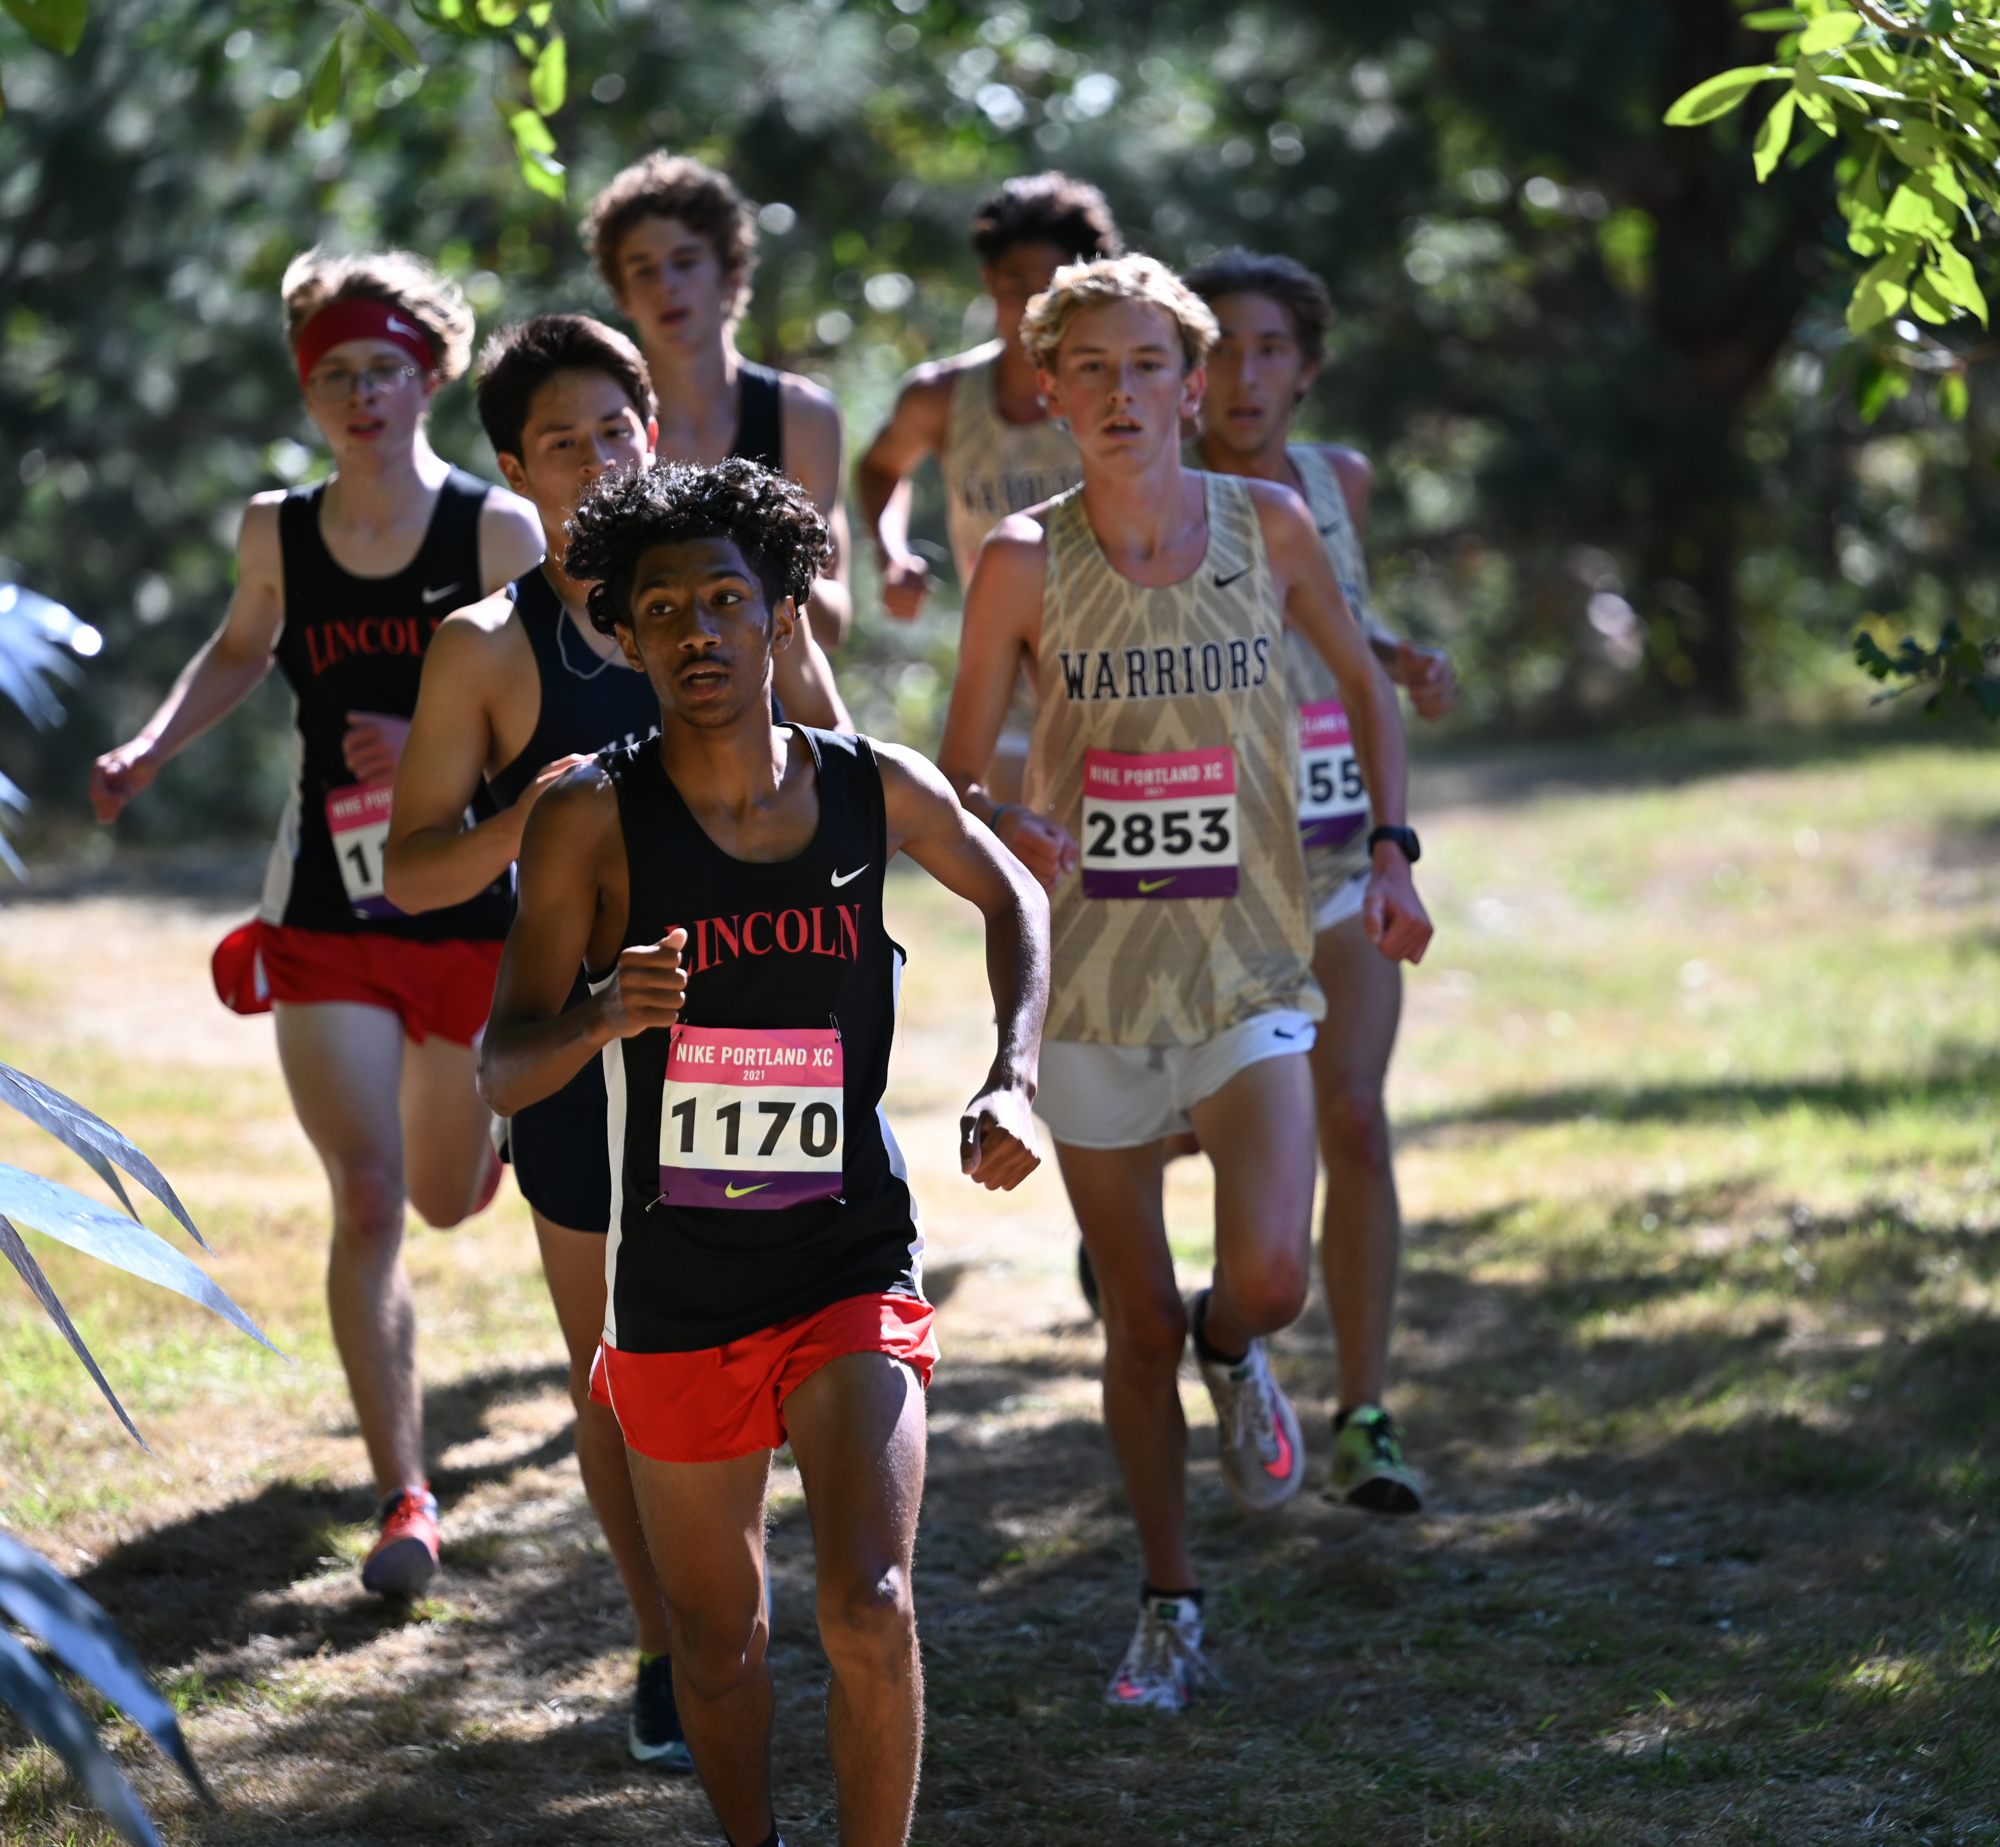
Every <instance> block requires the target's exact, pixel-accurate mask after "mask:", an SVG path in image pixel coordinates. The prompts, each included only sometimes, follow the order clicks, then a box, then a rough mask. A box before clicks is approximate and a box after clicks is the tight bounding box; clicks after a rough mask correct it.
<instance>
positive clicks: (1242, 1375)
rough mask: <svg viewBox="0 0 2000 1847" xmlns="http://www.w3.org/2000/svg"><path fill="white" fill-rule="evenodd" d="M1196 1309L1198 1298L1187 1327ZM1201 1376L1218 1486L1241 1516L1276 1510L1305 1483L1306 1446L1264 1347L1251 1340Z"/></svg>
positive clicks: (1205, 1368)
mask: <svg viewBox="0 0 2000 1847" xmlns="http://www.w3.org/2000/svg"><path fill="white" fill-rule="evenodd" d="M1200 1306H1201V1297H1199V1296H1197V1297H1195V1298H1194V1300H1193V1301H1191V1302H1190V1303H1189V1304H1188V1324H1189V1326H1190V1327H1193V1326H1198V1325H1199V1323H1198V1322H1197V1321H1196V1319H1195V1310H1196V1309H1198V1308H1199V1307H1200ZM1197 1351H1199V1349H1197ZM1201 1377H1202V1383H1203V1384H1204V1385H1206V1386H1207V1387H1208V1395H1209V1397H1210V1398H1211V1399H1213V1400H1214V1402H1215V1430H1216V1440H1217V1443H1218V1444H1219V1446H1220V1448H1221V1451H1222V1480H1223V1484H1224V1485H1225V1486H1226V1487H1227V1488H1228V1490H1229V1492H1230V1493H1231V1494H1232V1495H1234V1496H1235V1498H1236V1505H1237V1506H1238V1507H1240V1508H1242V1509H1243V1511H1244V1512H1245V1513H1247V1514H1266V1513H1269V1512H1270V1511H1271V1510H1272V1509H1273V1508H1276V1507H1282V1506H1283V1505H1284V1504H1285V1503H1286V1502H1287V1501H1289V1500H1290V1499H1291V1498H1292V1496H1293V1495H1295V1494H1297V1493H1298V1491H1299V1489H1300V1488H1301V1487H1302V1486H1303V1485H1304V1483H1305V1479H1306V1445H1305V1438H1304V1436H1303V1434H1302V1433H1301V1432H1300V1430H1299V1419H1298V1413H1297V1412H1295V1411H1294V1410H1293V1409H1292V1401H1291V1400H1290V1399H1289V1398H1287V1397H1286V1396H1285V1394H1284V1393H1283V1392H1282V1391H1280V1390H1279V1389H1278V1382H1277V1380H1275V1379H1274V1378H1272V1377H1271V1369H1270V1367H1269V1366H1268V1365H1267V1364H1266V1363H1265V1359H1264V1343H1263V1342H1262V1341H1261V1340H1253V1341H1252V1342H1251V1343H1250V1351H1249V1352H1248V1353H1246V1354H1245V1355H1244V1356H1243V1358H1242V1359H1241V1360H1240V1361H1239V1362H1238V1363H1237V1364H1236V1365H1234V1366H1217V1365H1211V1364H1210V1363H1209V1362H1208V1361H1207V1360H1203V1361H1202V1362H1201Z"/></svg>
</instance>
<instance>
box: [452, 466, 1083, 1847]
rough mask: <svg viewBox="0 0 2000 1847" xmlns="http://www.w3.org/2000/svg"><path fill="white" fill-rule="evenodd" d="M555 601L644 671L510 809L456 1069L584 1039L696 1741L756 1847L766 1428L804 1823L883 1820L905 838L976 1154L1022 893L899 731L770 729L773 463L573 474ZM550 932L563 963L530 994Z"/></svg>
mask: <svg viewBox="0 0 2000 1847" xmlns="http://www.w3.org/2000/svg"><path fill="white" fill-rule="evenodd" d="M570 534H571V537H570V547H569V555H568V559H567V565H568V568H569V569H571V570H573V571H575V572H577V573H579V574H588V575H589V576H590V577H591V578H592V579H593V580H594V582H593V586H592V589H591V592H590V598H589V603H590V612H591V616H592V619H593V620H594V621H595V622H596V623H597V624H598V626H599V627H600V628H603V629H606V630H608V631H612V632H615V633H616V635H617V638H618V642H619V645H620V647H621V648H622V649H623V650H624V652H625V654H626V657H627V658H628V659H630V660H631V661H632V662H633V663H634V664H635V665H638V666H642V667H644V668H645V670H646V672H647V674H648V676H649V678H650V679H651V682H652V685H653V689H654V691H655V693H656V694H657V695H658V698H659V702H660V728H661V735H660V736H659V738H658V739H655V740H651V741H648V742H645V743H641V744H637V745H623V746H620V747H619V748H617V749H616V750H612V751H607V752H604V753H603V754H602V755H600V757H599V758H598V759H597V760H596V761H595V762H594V763H591V764H588V765H584V766H581V767H579V768H578V769H575V770H573V771H571V772H570V773H569V774H568V775H567V776H565V777H564V778H563V780H562V781H561V782H560V783H558V784H557V785H556V786H555V787H554V788H553V789H552V790H550V791H549V792H548V793H547V794H546V795H544V796H543V797H542V799H541V801H540V803H539V804H538V805H537V807H536V810H535V812H534V814H533V815H532V816H531V817H530V819H529V823H528V829H527V834H526V837H525V839H524V841H523V844H522V851H521V858H520V912H519V915H518V917H517V920H516V922H515V926H514V930H513V933H512V935H511V936H510V937H509V938H508V944H507V955H506V959H505V961H504V962H503V963H502V965H501V973H500V982H499V986H498V988H497V990H496V992H495V996H494V1009H493V1021H492V1025H491V1027H490V1029H489V1031H488V1033H487V1038H486V1044H485V1050H484V1052H483V1054H482V1067H481V1078H482V1082H483V1084H484V1085H485V1087H486V1091H487V1094H488V1095H489V1096H491V1097H492V1099H493V1101H494V1103H495V1105H496V1107H498V1108H501V1109H514V1110H518V1109H519V1108H521V1107H522V1106H523V1105H525V1104H529V1103H531V1102H532V1101H533V1100H534V1099H536V1098H537V1097H541V1096H546V1095H547V1094H548V1093H549V1092H550V1091H552V1090H554V1089H555V1088H557V1087H558V1086H559V1085H561V1084H563V1083H564V1082H565V1081H566V1080H567V1079H568V1078H569V1076H570V1075H571V1074H572V1073H573V1072H575V1071H577V1070H578V1069H580V1068H581V1067H582V1066H583V1064H584V1063H586V1062H587V1061H589V1060H590V1059H592V1058H594V1057H597V1056H599V1055H600V1054H601V1056H602V1058H603V1061H604V1067H605V1078H606V1087H607V1089H608V1091H609V1093H610V1105H611V1121H612V1125H613V1140H612V1146H613V1149H614V1151H615V1154H616V1157H617V1166H616V1170H615V1185H614V1189H613V1207H612V1211H613V1218H612V1232H611V1243H610V1248H609V1252H608V1254H607V1262H608V1266H609V1269H610V1272H611V1301H610V1305H609V1312H608V1313H607V1315H606V1318H605V1325H604V1335H603V1343H602V1347H601V1350H600V1354H599V1359H598V1367H597V1373H596V1378H595V1381H594V1387H595V1389H596V1391H597V1393H598V1395H599V1396H600V1397H601V1398H602V1399H603V1400H604V1401H605V1402H608V1403H609V1404H610V1405H611V1406H612V1407H613V1409H614V1410H615V1411H616V1413H617V1416H618V1421H619V1424H620V1426H621V1428H622V1429H623V1431H624V1434H625V1441H626V1444H627V1446H628V1449H629V1452H630V1463H631V1469H632V1478H633V1485H634V1487H635V1488H636V1490H637V1492H638V1499H639V1507H640V1511H641V1514H642V1516H643V1518H644V1520H645V1525H646V1533H647V1537H648V1540H649V1541H650V1543H651V1548H652V1554H653V1558H654V1561H655V1564H656V1566H657V1567H658V1570H659V1574H660V1584H661V1588H662V1589H663V1590H664V1591H665V1593H666V1598H667V1602H668V1605H669V1606H670V1608H671V1609H672V1612H673V1623H674V1672H675V1683H676V1688H677V1691H678V1693H679V1696H680V1708H681V1715H682V1717H683V1719H684V1720H685V1721H686V1724H687V1736H688V1743H689V1745H690V1747H691V1748H692V1751H693V1755H694V1762H695V1767H696V1768H697V1769H698V1770H699V1771H700V1773H701V1777H702V1782H703V1785H704V1786H705V1788H706V1789H707V1792H708V1795H709V1797H710V1799H711V1800H712V1801H713V1802H714V1804H715V1808H716V1814H717V1817H718V1819H719V1820H720V1821H721V1823H722V1826H723V1829H724V1831H725V1832H726V1834H727V1835H728V1838H729V1839H730V1840H732V1841H737V1842H753V1841H754V1842H758V1843H762V1844H763V1847H773V1844H774V1843H776V1842H777V1839H778V1835H777V1827H776V1823H775V1820H774V1818H773V1816H772V1812H771V1793H770V1741H771V1687H770V1674H769V1669H768V1667H767V1666H766V1663H765V1648H766V1642H767V1630H766V1616H765V1610H764V1602H763V1557H762V1553H763V1534H764V1492H765V1482H766V1478H767V1476H768V1473H769V1467H770V1452H771V1451H772V1450H773V1449H774V1448H776V1447H777V1445H778V1444H780V1443H781V1442H783V1441H785V1440H786V1439H787V1438H789V1440H790V1442H791V1445H792V1449H793V1453H794V1454H795V1455H796V1456H797V1458H798V1461H799V1468H800V1472H801V1474H802V1476H803V1478H804V1480H805V1484H806V1498H807V1502H808V1504H809V1507H810V1510H811V1515H812V1526H813V1547H814V1557H815V1568H816V1571H817V1574H818V1608H819V1611H820V1617H821V1631H820V1636H821V1641H822V1643H823V1645H824V1646H825V1649H826V1652H827V1656H828V1659H829V1662H830V1664H831V1666H832V1669H833V1686H832V1689H831V1691H830V1694H829V1699H828V1706H829V1711H830V1712H833V1713H836V1714H837V1715H838V1716H839V1721H840V1722H839V1723H838V1724H837V1725H835V1726H831V1727H830V1728H829V1743H830V1744H831V1746H832V1750H833V1760H834V1776H835V1780H836V1783H837V1785H838V1788H839V1805H840V1815H841V1833H842V1836H843V1838H846V1839H849V1840H857V1841H860V1840H865V1841H869V1842H877V1843H886V1842H896V1841H903V1840H906V1839H907V1837H908V1831H909V1824H910V1814H911V1807H912V1803H913V1801H914V1798H915V1794H916V1780H917V1758H918V1752H919V1748H920V1743H921V1739H922V1735H923V1711H922V1703H923V1695H922V1666H921V1662H920V1660H919V1657H918V1652H917V1635H916V1612H915V1609H914V1606H913V1604H912V1601H911V1592H910V1555H911V1550H912V1547H913V1545H914V1543H915V1538H916V1517H917V1503H918V1500H919V1498H920V1496H921V1492H922V1483H923V1454H924V1414H923V1392H922V1390H921V1385H922V1383H923V1382H924V1381H925V1380H927V1379H928V1377H929V1375H930V1369H931V1366H932V1363H933V1362H934V1361H935V1359H936V1355H937V1348H936V1343H935V1341H934V1339H933V1338H932V1333H931V1321H932V1314H931V1309H930V1307H929V1305H928V1304H927V1303H926V1302H925V1301H924V1299H923V1294H922V1273H921V1261H920V1260H921V1248H922V1246H921V1239H920V1238H919V1235H918V1231H917V1215H916V1209H915V1205H914V1202H913V1201H912V1199H911V1196H910V1188H909V1181H908V1178H907V1176H906V1174H905V1172H904V1169H903V1164H902V1161H901V1158H900V1156H899V1155H898V1153H897V1150H896V1144H895V1138H894V1137H893V1136H892V1135H891V1134H890V1133H889V1130H888V1125H887V1123H886V1121H885V1120H884V1118H883V1115H882V1110H881V1101H882V1090H883V1085H884V1082H885V1080H886V1078H887V1074H888V1063H889V1041H890V1036H891V1033H892V1030H893V1027H894V1024H895V994H896V974H897V967H898V964H899V962H900V959H901V952H900V951H899V950H898V949H897V948H896V946H895V945H894V944H893V943H891V942H890V940H889V937H888V935H887V933H886V931H885V929H884V927H883V920H882V883H883V873H884V869H885V867H886V866H887V863H888V861H889V858H890V856H891V855H893V854H895V853H897V852H907V853H908V854H909V855H910V857H911V858H913V859H914V860H916V861H917V863H918V864H920V865H921V866H923V867H924V868H925V869H926V870H927V871H928V872H930V873H931V874H932V876H933V877H935V878H937V879H939V880H940V881H941V882H942V883H943V884H945V885H946V886H948V887H949V888H950V889H951V890H953V891H956V892H958V893H959V894H960V895H961V896H963V897H966V898H968V899H970V900H971V901H972V902H973V903H975V904H977V905H978V906H979V908H980V909H981V910H982V911H983V912H984V913H985V916H986V928H987V957H988V961H987V966H988V967H989V969H991V970H993V971H994V975H993V998H994V1007H995V1015H996V1018H997V1019H998V1021H999V1044H998V1051H997V1055H996V1057H995V1059H994V1062H993V1064H992V1066H991V1068H990V1069H989V1071H988V1073H987V1076H986V1081H985V1083H984V1084H983V1085H982V1086H981V1089H980V1093H979V1095H978V1096H977V1097H975V1098H974V1100H973V1102H972V1103H971V1105H970V1106H969V1107H968V1109H967V1112H966V1116H965V1118H964V1120H963V1122H962V1123H961V1137H962V1139H961V1146H960V1161H961V1165H962V1167H963V1168H964V1170H965V1171H966V1172H967V1173H969V1174H970V1175H971V1176H972V1177H973V1178H974V1179H975V1180H978V1181H980V1182H981V1183H983V1184H985V1185H987V1186H995V1187H1011V1186H1013V1185H1015V1184H1017V1183H1018V1182H1019V1181H1020V1180H1021V1179H1023V1178H1025V1177H1026V1176H1027V1174H1028V1173H1030V1172H1031V1171H1032V1170H1033V1168H1034V1166H1035V1165H1036V1159H1037V1157H1036V1155H1035V1153H1034V1128H1033V1124H1032V1120H1031V1118H1030V1115H1029V1102H1030V1099H1031V1098H1032V1096H1033V1093H1034V1069H1035V1062H1036V1055H1037V1049H1038V1045H1039V1040H1040V1036H1041V1015H1042V1008H1043V1004H1044V1000H1045V983H1046V969H1047V955H1048V941H1047V907H1046V904H1045V903H1044V901H1043V899H1042V897H1041V894H1040V892H1039V890H1038V889H1037V888H1036V887H1035V885H1034V884H1033V882H1032V881H1031V880H1030V879H1029V878H1028V877H1027V875H1026V874H1025V873H1024V872H1023V871H1022V870H1021V869H1020V867H1019V866H1018V865H1015V864H1013V863H1012V862H1011V861H1010V859H1009V856H1008V855H1006V854H1005V853H1004V852H1002V851H1001V850H1000V848H999V847H998V846H997V844H996V843H995V842H994V841H993V839H992V838H991V836H990V835H988V834H987V833H985V831H984V830H982V829H980V828H977V827H975V826H973V825H972V824H971V823H970V822H968V821H967V819H966V817H965V815H964V812H963V810H962V809H960V808H959V807H958V805H957V803H956V802H955V801H954V799H953V797H952V794H951V791H950V790H949V789H948V788H947V787H946V786H945V784H944V782H943V781H942V779H941V778H940V777H939V776H938V774H937V772H936V771H935V770H934V769H932V768H931V766H930V765H929V764H928V763H926V762H925V761H924V760H923V759H922V758H921V757H918V756H917V755H915V754H914V753H913V752H909V751H904V750H899V749H897V748H895V747H894V746H892V745H886V744H875V743H872V742H870V740H868V739H866V738H855V737H844V736H837V735H835V734H833V733H830V732H824V731H813V730H807V729H805V728H804V727H802V726H797V725H784V726H780V725H774V724H773V722H772V715H771V705H770V687H771V663H772V658H773V654H774V652H778V651H782V649H783V648H784V647H785V646H786V645H787V644H789V643H790V642H791V641H792V638H793V635H794V633H795V627H796V613H795V612H796V611H797V609H798V607H799V605H800V604H802V603H803V602H804V600H805V597H806V594H807V592H808V591H809V590H810V589H811V587H812V583H813V578H814V573H815V570H816V568H817V567H818V566H819V565H820V564H821V563H822V562H823V560H824V558H825V556H826V548H827V544H828V539H827V530H826V525H825V522H824V521H823V520H822V519H821V518H820V517H819V515H818V513H817V512H816V511H815V510H814V509H813V506H812V503H811V501H810V500H809V499H808V498H807V496H806V494H805V492H804V490H803V489H802V488H801V487H799V486H798V484H796V483H795V482H791V481H788V480H785V479H783V478H782V477H779V476H777V475H774V474H772V473H770V472H769V471H767V470H765V469H762V468H758V467H756V466H755V465H753V464H751V463H748V462H745V461H742V460H730V461H727V462H724V463H723V464H722V465H721V466H720V467H717V468H714V469H702V468H686V467H678V466H668V467H662V468H658V469H654V470H652V471H650V472H641V473H625V474H619V475H615V476H610V477H607V478H606V479H604V480H602V481H600V482H598V484H597V485H596V486H595V487H594V488H592V489H591V490H590V492H589V493H588V494H586V495H585V497H584V500H583V502H582V504H581V505H580V506H579V507H578V509H577V513H576V517H575V519H574V520H573V521H572V523H571V527H570ZM579 962H586V963H587V965H588V966H589V967H590V968H591V969H593V970H595V971H598V972H599V976H600V978H599V979H597V980H595V981H593V983H592V989H593V991H592V995H591V998H590V1000H589V1002H588V1003H587V1004H586V1005H584V1006H581V1007H565V1004H564V1003H565V1000H566V998H567V996H568V993H569V987H570V982H571V980H572V978H573V975H574V971H575V969H576V966H577V964H578V963H579Z"/></svg>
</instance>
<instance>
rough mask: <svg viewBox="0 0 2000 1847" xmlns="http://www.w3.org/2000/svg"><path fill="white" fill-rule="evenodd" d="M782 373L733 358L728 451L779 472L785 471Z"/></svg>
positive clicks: (753, 362) (745, 360) (746, 360)
mask: <svg viewBox="0 0 2000 1847" xmlns="http://www.w3.org/2000/svg"><path fill="white" fill-rule="evenodd" d="M784 376H785V375H784V374H783V373H782V372H778V371H774V370H773V369H772V368H771V367H770V366H760V365H758V364H757V363H756V362H755V361H754V360H750V359H739V360H738V361H737V362H736V440H735V441H734V442H733V443H731V444H730V445H729V453H730V454H731V455H740V456H742V457H743V458H744V459H745V460H746V461H751V462H761V463H762V464H763V465H764V466H765V467H766V468H769V469H772V470H775V471H776V472H777V473H778V474H783V473H784V472H785V421H784V413H783V405H784V392H783V387H782V386H781V385H780V384H779V380H781V379H782V378H783V377H784Z"/></svg>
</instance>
